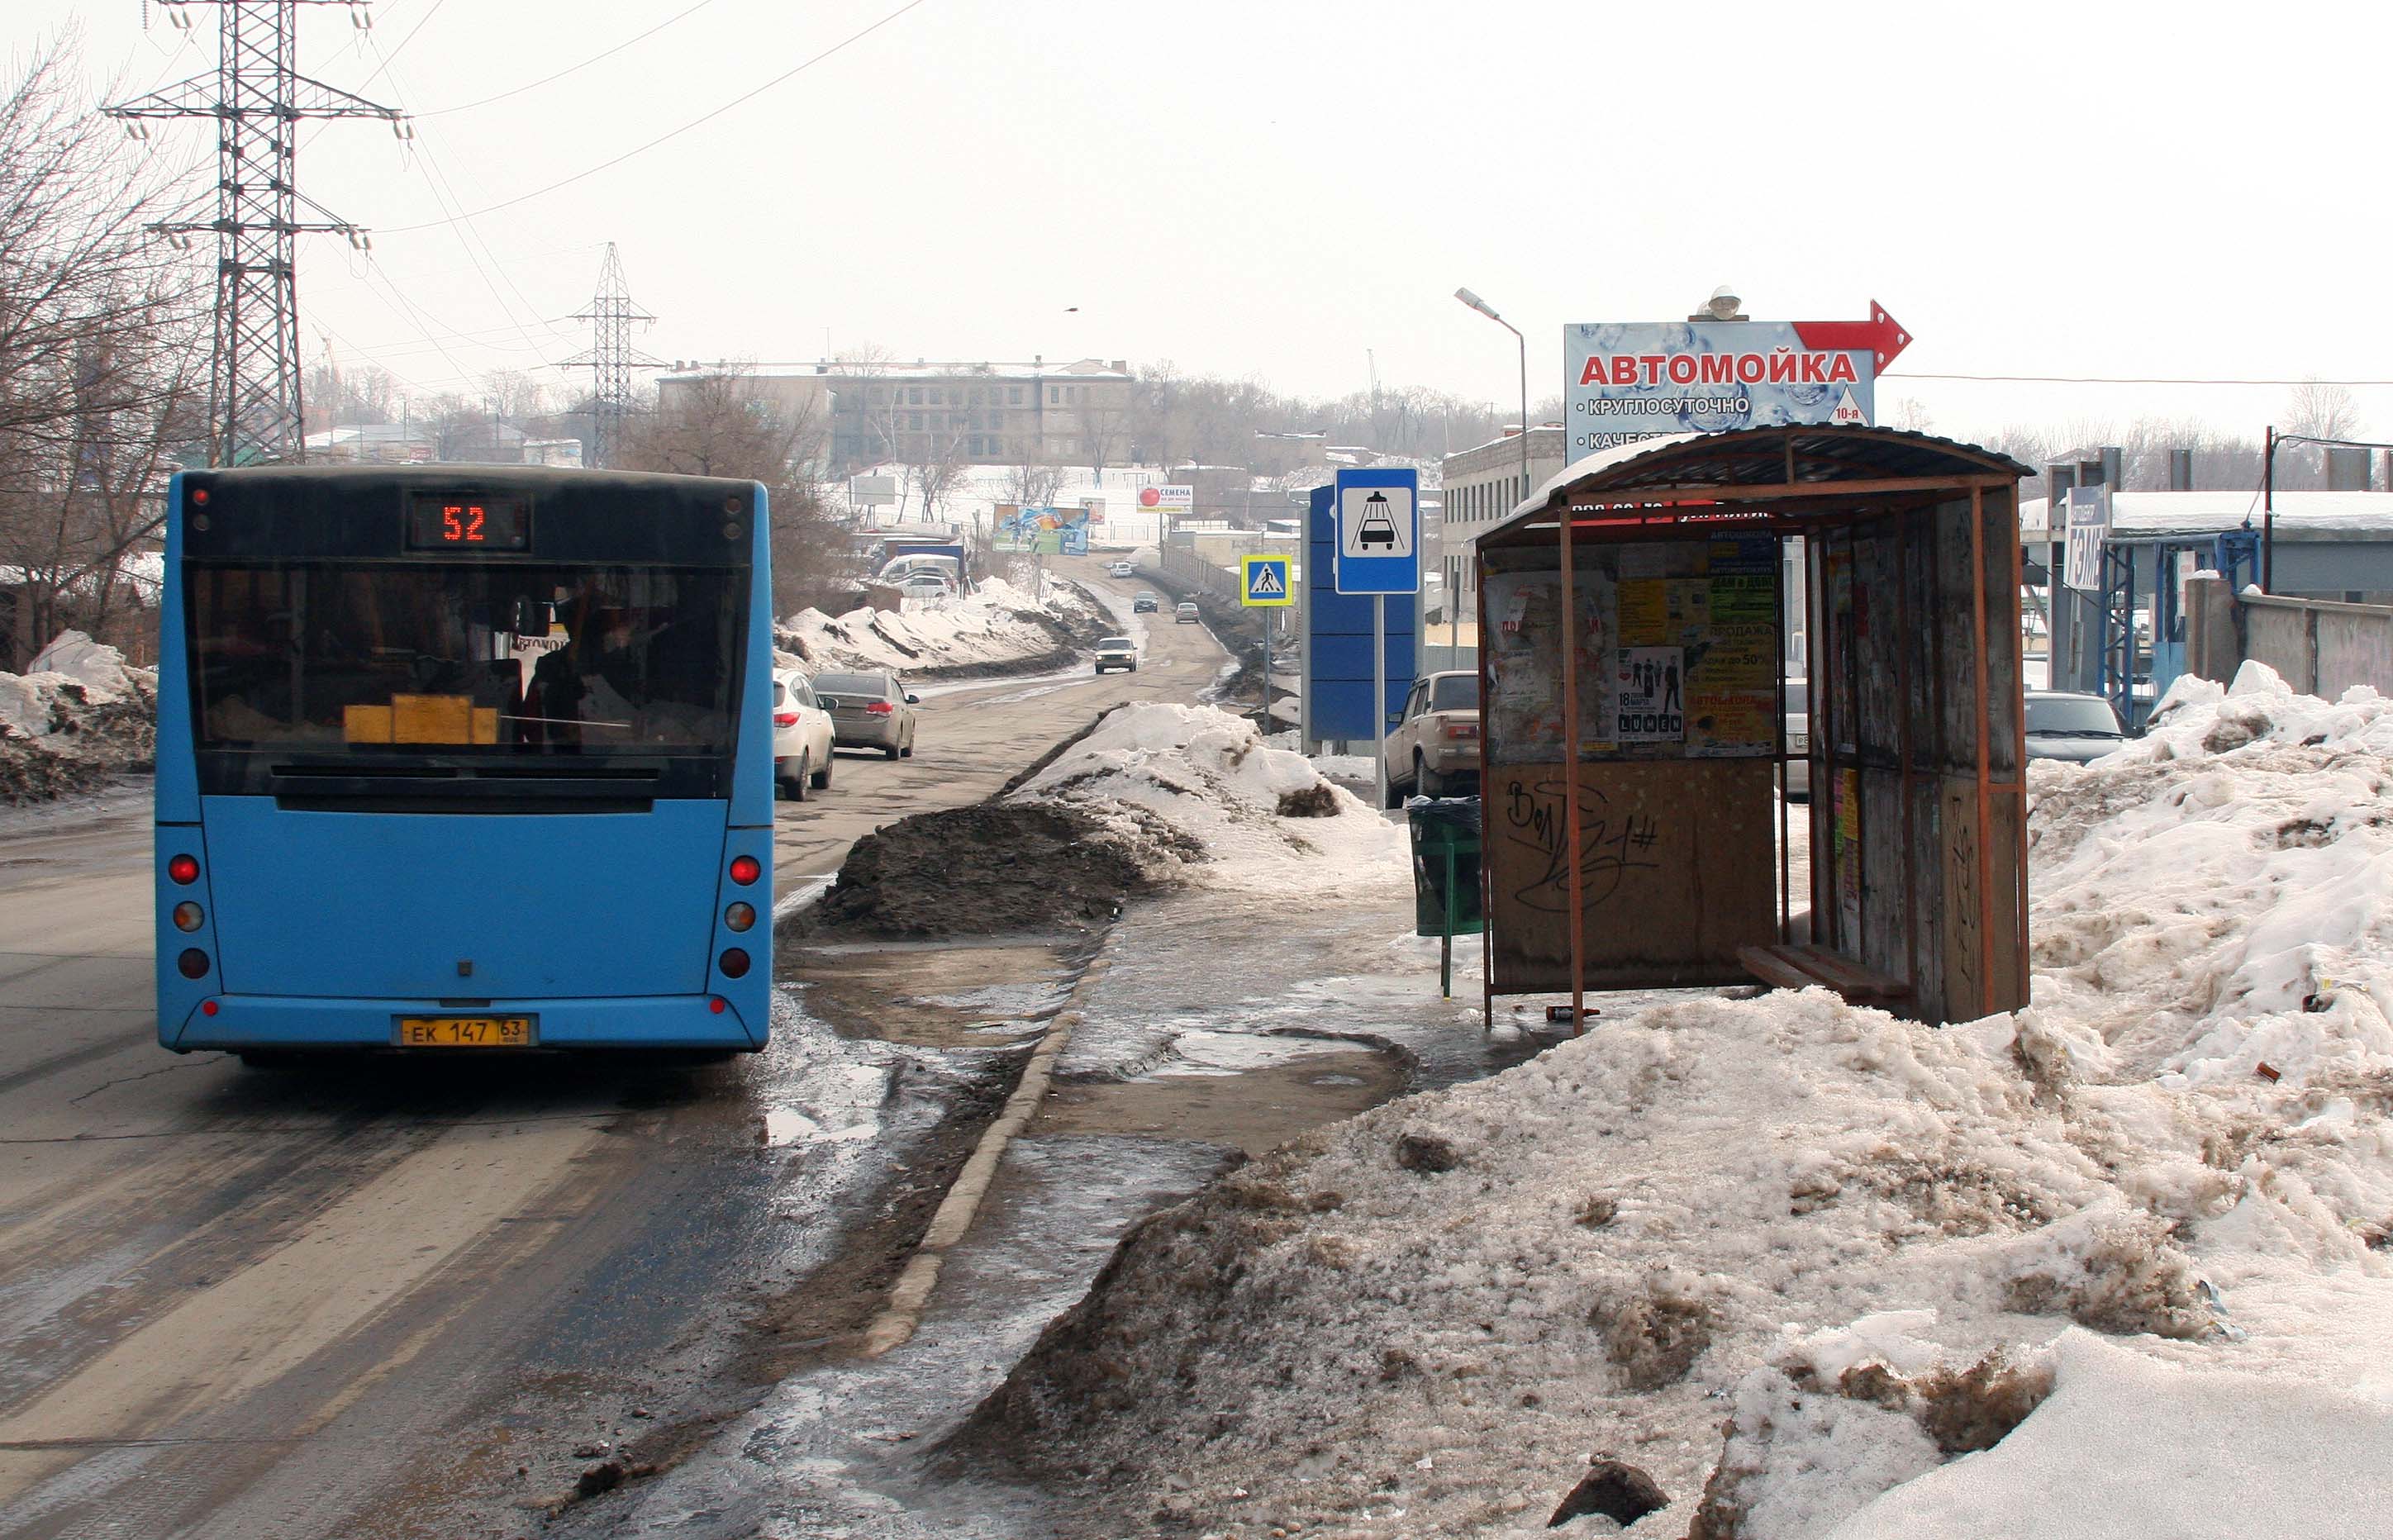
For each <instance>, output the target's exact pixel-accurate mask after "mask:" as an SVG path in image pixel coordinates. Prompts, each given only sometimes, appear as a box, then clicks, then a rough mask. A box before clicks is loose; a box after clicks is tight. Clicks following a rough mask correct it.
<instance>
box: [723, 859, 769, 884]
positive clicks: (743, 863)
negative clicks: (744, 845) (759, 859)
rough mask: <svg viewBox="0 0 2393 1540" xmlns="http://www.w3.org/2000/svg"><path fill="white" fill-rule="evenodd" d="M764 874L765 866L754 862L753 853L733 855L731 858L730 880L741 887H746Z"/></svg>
mask: <svg viewBox="0 0 2393 1540" xmlns="http://www.w3.org/2000/svg"><path fill="white" fill-rule="evenodd" d="M764 875H765V868H763V867H761V866H758V865H757V864H756V857H754V856H753V855H735V856H733V857H732V858H731V880H732V881H735V882H737V883H739V885H740V886H741V887H743V888H744V887H746V886H747V885H748V884H749V883H751V882H753V881H756V879H758V878H759V877H762V876H764Z"/></svg>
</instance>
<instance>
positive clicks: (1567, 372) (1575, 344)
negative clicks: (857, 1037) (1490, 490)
mask: <svg viewBox="0 0 2393 1540" xmlns="http://www.w3.org/2000/svg"><path fill="white" fill-rule="evenodd" d="M1910 345H1911V333H1909V332H1906V331H1904V330H1903V326H1902V325H1901V323H1899V322H1898V321H1896V320H1895V319H1894V318H1893V317H1892V316H1890V315H1889V314H1887V312H1886V307H1884V306H1882V305H1879V304H1877V303H1876V301H1872V302H1871V304H1870V315H1869V320H1790V321H1759V320H1718V321H1715V320H1700V321H1674V322H1667V323H1666V322H1641V321H1632V322H1583V323H1578V324H1575V325H1570V326H1565V327H1563V366H1564V374H1563V396H1564V398H1565V399H1566V403H1567V405H1568V408H1569V411H1568V413H1567V415H1568V417H1569V422H1570V426H1569V430H1568V434H1567V439H1568V442H1567V443H1566V445H1565V447H1564V449H1563V458H1564V459H1565V460H1566V461H1573V462H1576V461H1578V460H1583V459H1585V458H1586V457H1587V456H1589V455H1590V454H1599V453H1601V452H1602V451H1603V450H1608V449H1614V448H1616V447H1617V446H1619V445H1622V444H1628V443H1634V442H1635V441H1637V440H1638V439H1641V438H1653V437H1659V436H1660V435H1662V434H1666V433H1720V432H1725V431H1727V430H1728V429H1731V428H1768V427H1791V426H1803V425H1810V424H1823V423H1824V424H1835V425H1837V426H1839V427H1866V426H1868V425H1869V424H1870V423H1871V422H1872V421H1874V420H1875V417H1876V400H1875V393H1876V383H1877V376H1878V375H1879V374H1881V373H1883V372H1885V370H1886V368H1887V366H1888V365H1890V364H1891V363H1892V362H1893V361H1894V358H1895V355H1896V354H1898V353H1901V352H1902V351H1903V349H1904V348H1905V347H1907V346H1910Z"/></svg>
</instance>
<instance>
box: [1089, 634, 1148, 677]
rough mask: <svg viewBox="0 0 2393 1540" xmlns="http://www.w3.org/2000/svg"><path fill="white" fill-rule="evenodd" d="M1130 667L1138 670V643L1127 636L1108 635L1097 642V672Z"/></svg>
mask: <svg viewBox="0 0 2393 1540" xmlns="http://www.w3.org/2000/svg"><path fill="white" fill-rule="evenodd" d="M1107 669H1128V670H1129V671H1130V672H1132V673H1136V672H1138V644H1137V643H1136V642H1133V641H1131V639H1130V638H1129V637H1127V636H1108V637H1106V638H1105V639H1104V640H1103V641H1101V642H1099V643H1098V644H1097V672H1099V673H1103V672H1105V671H1106V670H1107Z"/></svg>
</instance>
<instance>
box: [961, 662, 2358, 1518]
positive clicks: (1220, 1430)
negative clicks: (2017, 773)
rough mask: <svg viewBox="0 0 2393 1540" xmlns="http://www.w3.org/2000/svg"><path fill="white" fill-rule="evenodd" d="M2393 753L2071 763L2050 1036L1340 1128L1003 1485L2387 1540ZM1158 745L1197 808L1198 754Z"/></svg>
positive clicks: (1280, 1181)
mask: <svg viewBox="0 0 2393 1540" xmlns="http://www.w3.org/2000/svg"><path fill="white" fill-rule="evenodd" d="M1124 725H1125V727H1127V725H1128V724H1124ZM2388 730H2393V729H2388V727H2387V726H2386V707H2385V704H2384V703H2383V702H2380V701H2377V700H2376V699H2374V698H2373V697H2367V696H2364V695H2362V694H2361V693H2360V692H2355V693H2354V695H2352V696H2349V697H2347V698H2345V699H2344V700H2343V701H2341V702H2337V703H2334V704H2329V703H2326V702H2322V701H2318V700H2314V699H2306V698H2300V697H2296V696H2294V695H2292V694H2290V693H2289V692H2287V691H2285V690H2284V689H2283V687H2282V685H2281V684H2272V683H2271V681H2270V680H2269V679H2268V678H2267V677H2265V676H2263V675H2261V674H2258V673H2253V674H2249V675H2247V676H2246V677H2245V678H2243V679H2242V680H2239V682H2238V685H2237V687H2236V688H2235V689H2234V690H2232V691H2217V690H2216V688H2215V687H2214V688H2212V689H2210V690H2203V689H2200V688H2197V687H2194V686H2190V685H2189V686H2185V687H2182V688H2181V689H2179V690H2178V691H2177V692H2174V693H2173V694H2172V696H2171V697H2170V698H2169V699H2168V701H2167V702H2166V711H2165V714H2164V719H2163V721H2162V722H2161V724H2160V725H2159V727H2158V728H2157V729H2156V730H2155V733H2154V735H2153V736H2152V737H2151V738H2150V739H2148V740H2145V741H2143V742H2140V743H2138V744H2136V745H2134V746H2131V747H2129V748H2128V749H2126V750H2122V751H2121V752H2120V753H2118V754H2114V755H2112V756H2111V757H2110V758H2108V759H2106V760H2104V761H2101V762H2099V763H2097V764H2096V765H2095V766H2094V767H2092V768H2090V769H2077V768H2074V767H2064V768H2060V769H2057V770H2050V771H2047V770H2044V769H2039V770H2038V771H2037V772H2036V775H2035V777H2034V789H2035V790H2036V792H2037V793H2038V796H2039V802H2038V805H2037V807H2036V809H2035V811H2034V813H2033V817H2032V822H2031V828H2032V832H2033V839H2034V841H2035V847H2034V858H2035V866H2036V873H2035V883H2034V893H2033V904H2034V915H2033V922H2034V930H2035V933H2036V938H2037V944H2036V948H2035V954H2034V955H2035V963H2036V981H2035V992H2034V998H2035V1004H2034V1005H2033V1007H2032V1008H2031V1009H2029V1010H2026V1011H2020V1012H2019V1013H2018V1014H2017V1015H2016V1016H2015V1017H2013V1016H2001V1017H1994V1018H1990V1019H1989V1020H1987V1021H1984V1022H1980V1023H1976V1024H1969V1025H1967V1026H1960V1027H1953V1028H1946V1029H1942V1030H1936V1029H1930V1028H1926V1027H1922V1026H1918V1025H1916V1024H1908V1023H1903V1022H1899V1021H1896V1020H1894V1019H1892V1018H1891V1017H1889V1016H1887V1015H1885V1014H1884V1013H1882V1012H1878V1011H1866V1010H1858V1009H1855V1008H1852V1007H1850V1006H1848V1005H1846V1004H1844V1003H1843V1002H1841V1001H1839V1000H1837V999H1836V998H1834V997H1833V996H1830V995H1828V994H1826V993H1824V992H1822V991H1817V990H1810V991H1804V992H1802V993H1799V994H1796V993H1787V992H1780V993H1776V994H1772V995H1769V996H1765V997H1763V998H1759V999H1754V1000H1750V1001H1733V1000H1727V999H1720V998H1696V999H1691V1000H1688V1001H1685V1002H1682V1003H1673V1004H1668V1005H1665V1006H1661V1007H1658V1008H1655V1009H1653V1010H1649V1011H1645V1012H1643V1013H1642V1014H1641V1015H1638V1016H1636V1017H1634V1018H1633V1019H1628V1020H1621V1021H1613V1022H1609V1023H1607V1024H1604V1025H1602V1027H1600V1028H1598V1029H1597V1030H1595V1031H1593V1032H1591V1033H1589V1035H1588V1036H1587V1037H1585V1038H1580V1039H1578V1040H1576V1041H1572V1042H1568V1043H1565V1044H1563V1045H1562V1046H1560V1047H1558V1048H1556V1049H1554V1050H1552V1051H1549V1052H1547V1053H1545V1054H1544V1055H1542V1056H1541V1057H1539V1058H1537V1059H1536V1060H1533V1061H1531V1062H1530V1063H1527V1064H1522V1065H1520V1066H1518V1067H1516V1068H1514V1069H1511V1070H1510V1071H1508V1072H1506V1073H1505V1074H1503V1075H1501V1076H1499V1077H1495V1078H1493V1079H1489V1080H1484V1081H1481V1082H1478V1083H1475V1084H1471V1085H1466V1086H1462V1087H1459V1088H1457V1089H1454V1090H1446V1091H1441V1092H1436V1093H1432V1094H1426V1095H1421V1096H1416V1097H1413V1098H1410V1099H1407V1100H1404V1101H1399V1102H1395V1103H1389V1104H1387V1105H1385V1106H1382V1107H1380V1108H1378V1109H1376V1110H1374V1111H1372V1112H1369V1113H1366V1114H1365V1115H1363V1116H1359V1117H1357V1118H1354V1119H1353V1120H1351V1121H1349V1122H1347V1123H1344V1124H1340V1125H1337V1126H1334V1127H1330V1128H1327V1129H1320V1130H1317V1131H1315V1132H1314V1133H1313V1134H1309V1135H1307V1136H1305V1137H1304V1138H1303V1139H1301V1140H1299V1141H1297V1142H1294V1143H1291V1144H1289V1145H1288V1146H1285V1147H1283V1148H1281V1149H1279V1150H1277V1151H1275V1152H1273V1153H1272V1154H1270V1155H1266V1156H1264V1157H1263V1158H1262V1159H1261V1160H1258V1161H1256V1162H1254V1163H1253V1164H1251V1165H1249V1167H1247V1168H1243V1169H1242V1170H1240V1171H1239V1172H1237V1173H1236V1174H1235V1175H1233V1176H1232V1177H1230V1178H1228V1179H1226V1180H1225V1181H1223V1182H1221V1183H1219V1184H1217V1185H1216V1186H1215V1187H1214V1188H1213V1189H1211V1190H1210V1191H1209V1192H1207V1193H1206V1194H1202V1195H1201V1196H1200V1197H1198V1198H1197V1199H1195V1200H1193V1201H1191V1202H1190V1203H1188V1204H1185V1205H1183V1206H1182V1207H1178V1208H1174V1209H1170V1210H1167V1211H1165V1212H1164V1213H1161V1214H1159V1215H1157V1216H1156V1217H1155V1218H1154V1219H1153V1220H1150V1221H1148V1222H1147V1223H1146V1224H1145V1225H1144V1227H1143V1228H1142V1229H1141V1230H1140V1231H1138V1232H1137V1233H1135V1234H1134V1235H1133V1236H1132V1237H1131V1239H1130V1240H1129V1241H1128V1242H1126V1243H1125V1245H1124V1246H1123V1248H1122V1250H1121V1251H1120V1253H1119V1254H1118V1256H1117V1257H1116V1258H1115V1259H1114V1261H1113V1262H1112V1264H1111V1265H1110V1266H1109V1267H1108V1269H1107V1271H1106V1272H1105V1274H1104V1275H1103V1276H1102V1277H1101V1278H1100V1280H1099V1282H1098V1284H1097V1286H1095V1287H1094V1288H1093V1289H1092V1292H1091V1294H1090V1296H1089V1298H1088V1299H1086V1300H1085V1301H1083V1302H1082V1304H1081V1305H1080V1306H1079V1307H1078V1308H1076V1309H1075V1310H1074V1311H1073V1312H1070V1313H1069V1314H1067V1315H1066V1316H1064V1317H1063V1318H1061V1319H1059V1320H1058V1321H1057V1322H1056V1323H1055V1324H1054V1325H1053V1326H1051V1327H1050V1328H1049V1330H1048V1331H1047V1333H1046V1334H1045V1336H1044V1337H1043V1338H1041V1341H1040V1345H1039V1347H1038V1348H1037V1349H1036V1350H1035V1351H1033V1352H1032V1353H1031V1354H1030V1355H1029V1356H1028V1357H1027V1358H1026V1359H1025V1360H1024V1362H1023V1363H1022V1364H1020V1365H1019V1366H1018V1367H1017V1368H1016V1369H1015V1371H1014V1373H1013V1375H1012V1376H1011V1377H1009V1379H1008V1382H1007V1384H1006V1386H1005V1387H1004V1388H1003V1389H1002V1390H1000V1392H999V1393H998V1394H997V1395H995V1396H993V1397H992V1398H991V1399H990V1400H989V1401H988V1402H987V1403H984V1404H983V1406H982V1407H981V1408H980V1409H979V1411H978V1412H976V1413H975V1414H974V1418H973V1420H972V1421H971V1423H970V1424H968V1426H967V1428H966V1429H965V1430H964V1431H963V1432H962V1433H961V1435H960V1436H959V1440H958V1442H957V1444H956V1446H955V1452H956V1453H957V1454H959V1455H968V1456H974V1457H979V1458H995V1459H1000V1460H1003V1461H1007V1462H1010V1463H1012V1464H1013V1465H1014V1466H1016V1467H1018V1468H1021V1469H1023V1470H1024V1471H1026V1472H1027V1473H1028V1474H1030V1475H1032V1476H1034V1477H1037V1478H1040V1479H1042V1480H1044V1481H1050V1482H1053V1483H1057V1484H1060V1485H1066V1487H1067V1489H1068V1490H1070V1491H1072V1492H1073V1493H1074V1494H1076V1500H1078V1499H1079V1498H1080V1497H1081V1495H1082V1494H1105V1495H1104V1496H1102V1497H1097V1498H1093V1499H1088V1500H1092V1501H1095V1502H1100V1503H1103V1504H1105V1507H1106V1509H1107V1511H1106V1512H1105V1515H1104V1518H1105V1520H1108V1521H1110V1522H1112V1523H1113V1524H1114V1525H1115V1526H1116V1528H1117V1529H1118V1530H1119V1531H1120V1532H1121V1533H1146V1532H1148V1531H1159V1530H1167V1529H1168V1530H1170V1531H1174V1532H1180V1531H1185V1532H1186V1533H1207V1532H1211V1533H1220V1534H1233V1533H1235V1534H1241V1535H1261V1534H1266V1533H1272V1532H1273V1531H1274V1530H1275V1529H1276V1530H1279V1531H1282V1532H1284V1533H1299V1532H1301V1533H1314V1532H1315V1531H1316V1530H1318V1531H1321V1532H1323V1533H1334V1534H1338V1535H1342V1536H1349V1537H1353V1540H1365V1537H1383V1540H1399V1537H1404V1536H1432V1535H1501V1536H1518V1537H1523V1540H1525V1537H1526V1536H1530V1535H1535V1534H1541V1533H1563V1534H1598V1533H1615V1531H1616V1528H1617V1527H1618V1524H1619V1523H1620V1522H1623V1521H1625V1522H1627V1523H1628V1525H1629V1526H1630V1532H1631V1533H1637V1534H1645V1535H1654V1536H1668V1537H1670V1540H1678V1537H1680V1536H1690V1537H1700V1540H1824V1537H1830V1536H1835V1537H1838V1540H1879V1537H1881V1536H1892V1535H1898V1534H1899V1535H1906V1536H1908V1535H1913V1534H1937V1535H1945V1534H1960V1535H1981V1534H1982V1535H1988V1536H1991V1535H1994V1534H2020V1533H2057V1534H2082V1535H2087V1536H2101V1537H2104V1540H2110V1537H2112V1536H2117V1537H2121V1540H2124V1537H2125V1536H2128V1535H2141V1534H2148V1533H2162V1532H2165V1533H2172V1534H2179V1535H2185V1536H2190V1537H2201V1540H2208V1537H2211V1536H2217V1537H2221V1540H2224V1537H2225V1536H2228V1535H2230V1534H2232V1535H2241V1534H2243V1533H2248V1531H2249V1529H2250V1527H2251V1525H2252V1523H2253V1521H2254V1518H2255V1509H2254V1507H2253V1504H2254V1502H2255V1495H2254V1494H2258V1493H2266V1494H2269V1495H2268V1496H2267V1497H2266V1499H2265V1502H2266V1504H2267V1514H2268V1522H2267V1523H2266V1524H2265V1525H2264V1527H2267V1528H2269V1529H2270V1530H2271V1532H2272V1533H2360V1532H2362V1531H2364V1530H2366V1529H2367V1527H2368V1525H2369V1524H2370V1523H2373V1522H2375V1521H2376V1520H2374V1519H2373V1511H2374V1507H2377V1506H2381V1504H2380V1503H2379V1502H2378V1500H2377V1498H2376V1496H2375V1495H2373V1494H2379V1493H2381V1491H2382V1486H2383V1477H2382V1471H2383V1469H2384V1468H2385V1465H2386V1459H2387V1457H2388V1455H2393V1370H2388V1369H2387V1368H2386V1364H2388V1363H2393V1255H2388V1252H2393V1037H2388V1034H2387V1030H2386V1009H2387V1006H2388V1004H2393V973H2388V971H2387V970H2386V963H2385V959H2386V956H2387V955H2388V953H2387V949H2386V945H2385V944H2386V940H2387V939H2388V936H2387V933H2386V929H2385V919H2384V916H2385V907H2384V899H2383V896H2382V895H2383V894H2384V893H2385V891H2386V886H2387V885H2388V884H2393V860H2388V859H2387V857H2386V843H2385V841H2386V835H2385V832H2384V828H2383V825H2382V821H2381V811H2380V810H2381V809H2382V808H2384V806H2385V805H2386V803H2385V800H2384V790H2385V785H2386V780H2385V777H2386V771H2387V770H2388V768H2393V767H2388V765H2387V764H2386V763H2385V754H2386V749H2387V748H2388V747H2393V745H2388V744H2387V743H2386V740H2385V738H2384V737H2383V736H2382V735H2384V734H2385V733H2386V732H2387V731H2388ZM1120 736H1121V737H1124V738H1127V739H1129V740H1130V741H1125V742H1121V743H1119V744H1118V745H1117V747H1116V749H1115V750H1113V752H1112V759H1111V760H1108V761H1107V762H1106V763H1113V761H1118V762H1119V766H1118V768H1113V769H1110V770H1109V771H1107V772H1106V775H1107V777H1110V779H1111V780H1112V781H1113V782H1115V783H1117V784H1118V785H1120V786H1121V787H1122V788H1123V790H1124V794H1125V795H1131V796H1140V797H1143V798H1144V801H1143V802H1142V803H1141V805H1146V806H1153V805H1157V802H1156V799H1155V797H1154V795H1153V794H1152V793H1150V792H1145V791H1144V790H1142V789H1141V788H1140V786H1139V777H1140V775H1141V773H1142V772H1141V770H1140V765H1141V763H1142V762H1141V759H1140V756H1141V755H1142V754H1144V755H1145V756H1147V758H1148V760H1149V761H1151V762H1153V763H1164V764H1167V765H1170V766H1171V769H1170V770H1168V771H1166V772H1165V774H1167V775H1168V774H1170V773H1173V772H1175V771H1176V770H1177V765H1176V763H1175V762H1173V761H1172V760H1171V758H1170V755H1171V754H1173V753H1175V752H1178V753H1183V754H1184V753H1186V752H1187V751H1188V750H1172V749H1170V747H1169V746H1168V745H1157V746H1149V745H1147V744H1145V743H1144V741H1143V740H1142V739H1140V737H1139V736H1138V735H1134V734H1129V733H1127V732H1126V733H1124V734H1123V735H1120ZM1147 736H1149V737H1163V738H1168V737H1170V735H1169V734H1165V733H1163V732H1162V731H1161V725H1160V724H1156V725H1155V727H1154V728H1153V729H1152V731H1151V732H1150V733H1149V734H1148V735H1147ZM1202 739H1203V735H1201V734H1192V735H1191V736H1190V739H1189V748H1190V749H1191V750H1193V749H1195V748H1196V746H1197V744H1198V743H1199V742H1200V741H1202ZM1092 741H1093V740H1092ZM1213 751H1214V752H1216V753H1218V752H1219V750H1213ZM1263 751H1266V752H1267V751H1268V750H1263ZM1148 775H1149V778H1153V779H1157V780H1159V779H1161V778H1162V777H1159V776H1155V775H1153V774H1152V773H1151V772H1150V773H1148ZM1167 794H1168V793H1167ZM2263 1064H2265V1065H2266V1068H2265V1069H2264V1068H2263V1067H2262V1065H2263ZM2362 1505H2366V1506H2364V1507H2363V1506H2362ZM1607 1515H1608V1516H1607ZM1557 1518H1559V1519H1560V1520H1562V1522H1561V1525H1560V1527H1559V1528H1556V1529H1553V1530H1549V1529H1548V1525H1549V1523H1550V1521H1551V1520H1556V1519H1557ZM2279 1520H2283V1521H2282V1522H2280V1521H2279Z"/></svg>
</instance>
